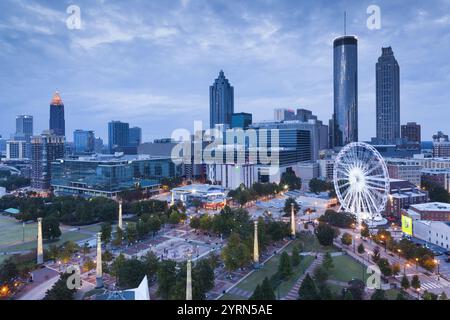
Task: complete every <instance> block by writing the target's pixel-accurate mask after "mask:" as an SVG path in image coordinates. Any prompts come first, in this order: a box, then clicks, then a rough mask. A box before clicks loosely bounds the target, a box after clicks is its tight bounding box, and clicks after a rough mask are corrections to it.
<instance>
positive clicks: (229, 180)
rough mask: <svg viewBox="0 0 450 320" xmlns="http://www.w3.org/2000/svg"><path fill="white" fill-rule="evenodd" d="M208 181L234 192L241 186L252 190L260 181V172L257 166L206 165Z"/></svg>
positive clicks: (250, 164) (233, 164)
mask: <svg viewBox="0 0 450 320" xmlns="http://www.w3.org/2000/svg"><path fill="white" fill-rule="evenodd" d="M206 172H207V175H208V179H209V180H210V181H211V182H212V183H213V184H219V185H221V186H222V188H224V189H228V190H234V189H236V188H238V187H239V186H240V185H241V184H243V185H244V186H245V187H247V188H250V187H251V186H252V185H253V184H254V183H255V182H257V181H258V170H257V167H256V165H255V164H252V163H245V164H240V165H238V164H235V163H228V164H227V163H225V164H208V165H206Z"/></svg>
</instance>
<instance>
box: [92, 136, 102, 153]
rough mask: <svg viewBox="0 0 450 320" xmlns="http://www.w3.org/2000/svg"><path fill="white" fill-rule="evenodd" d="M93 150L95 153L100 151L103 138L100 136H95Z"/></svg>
mask: <svg viewBox="0 0 450 320" xmlns="http://www.w3.org/2000/svg"><path fill="white" fill-rule="evenodd" d="M94 151H95V152H97V153H101V152H102V151H103V139H102V138H95V140H94Z"/></svg>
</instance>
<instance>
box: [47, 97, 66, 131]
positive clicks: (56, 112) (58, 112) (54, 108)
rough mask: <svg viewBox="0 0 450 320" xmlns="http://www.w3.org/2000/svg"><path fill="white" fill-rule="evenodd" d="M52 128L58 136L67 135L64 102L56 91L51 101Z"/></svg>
mask: <svg viewBox="0 0 450 320" xmlns="http://www.w3.org/2000/svg"><path fill="white" fill-rule="evenodd" d="M49 129H50V130H53V133H54V134H55V135H57V136H65V135H66V121H65V120H64V103H63V101H62V99H61V96H60V95H59V92H58V91H56V92H55V94H54V95H53V98H52V101H51V102H50V126H49Z"/></svg>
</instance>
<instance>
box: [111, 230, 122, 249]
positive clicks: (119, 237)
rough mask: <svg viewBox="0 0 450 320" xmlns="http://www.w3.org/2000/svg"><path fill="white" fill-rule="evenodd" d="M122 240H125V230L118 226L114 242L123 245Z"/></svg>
mask: <svg viewBox="0 0 450 320" xmlns="http://www.w3.org/2000/svg"><path fill="white" fill-rule="evenodd" d="M122 241H123V230H122V229H121V228H119V226H117V228H116V234H115V236H114V240H113V243H112V244H113V245H115V246H120V245H122Z"/></svg>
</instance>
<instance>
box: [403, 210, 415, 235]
mask: <svg viewBox="0 0 450 320" xmlns="http://www.w3.org/2000/svg"><path fill="white" fill-rule="evenodd" d="M412 224H413V222H412V219H411V218H410V217H408V216H403V215H402V232H403V233H405V234H407V235H410V236H412V234H413V227H412Z"/></svg>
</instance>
